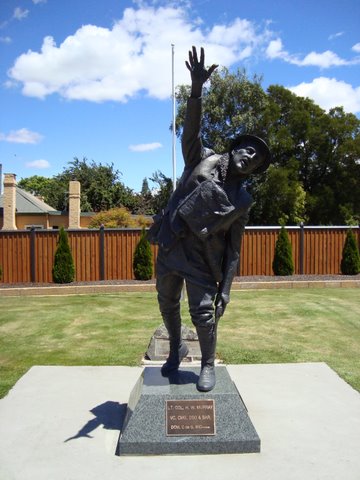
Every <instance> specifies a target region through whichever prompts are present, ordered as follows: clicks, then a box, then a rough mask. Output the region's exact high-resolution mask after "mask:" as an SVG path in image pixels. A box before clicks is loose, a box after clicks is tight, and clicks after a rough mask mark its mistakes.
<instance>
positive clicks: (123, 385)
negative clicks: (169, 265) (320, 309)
mask: <svg viewBox="0 0 360 480" xmlns="http://www.w3.org/2000/svg"><path fill="white" fill-rule="evenodd" d="M154 368H157V367H154ZM228 370H229V373H230V375H231V377H232V379H233V380H234V382H235V383H236V386H237V388H238V390H239V392H240V393H241V395H242V397H243V399H244V401H245V403H246V405H247V408H248V410H249V415H250V418H251V420H252V422H253V423H254V426H255V428H256V430H257V432H258V434H259V436H260V438H261V453H260V454H246V455H240V454H236V455H211V456H209V455H208V456H204V455H201V456H200V455H199V456H195V455H194V456H151V457H117V456H115V454H114V452H115V448H116V444H117V440H118V436H119V428H120V425H121V419H122V416H123V414H124V411H125V404H126V403H127V401H128V398H129V394H130V391H131V389H132V388H133V386H134V384H135V383H136V381H137V379H138V377H139V375H140V373H141V371H142V369H141V368H140V367H42V366H38V367H33V368H31V369H30V370H29V372H28V373H27V374H26V375H24V376H23V377H22V378H21V379H20V380H19V381H18V383H17V384H16V385H15V387H14V388H13V389H12V390H11V391H10V392H9V394H8V395H7V396H6V397H5V398H3V399H2V400H0V429H1V430H0V431H1V435H0V479H1V480H100V479H101V480H102V479H106V480H120V479H121V480H139V479H146V480H153V479H154V480H155V479H156V480H169V479H171V480H177V479H179V480H180V479H181V480H183V479H186V480H193V479H194V480H195V479H196V480H198V479H199V478H202V479H206V480H215V479H216V480H219V479H225V480H232V479H234V480H235V479H236V480H238V479H246V480H305V479H306V480H339V479H344V480H359V478H360V455H359V452H360V394H359V393H358V392H356V391H355V390H353V389H352V388H351V387H350V386H349V385H348V384H346V383H345V382H344V381H343V380H342V379H340V377H338V376H337V374H336V373H335V372H334V371H333V370H331V369H330V368H329V367H328V366H327V365H326V364H324V363H308V364H282V365H241V366H239V365H236V366H234V365H229V366H228Z"/></svg>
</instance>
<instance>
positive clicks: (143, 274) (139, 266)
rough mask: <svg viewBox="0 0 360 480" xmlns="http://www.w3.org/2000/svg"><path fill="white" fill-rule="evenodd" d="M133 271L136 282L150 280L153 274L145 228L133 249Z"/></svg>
mask: <svg viewBox="0 0 360 480" xmlns="http://www.w3.org/2000/svg"><path fill="white" fill-rule="evenodd" d="M133 270H134V275H135V278H136V280H150V279H151V277H152V274H153V265H152V253H151V246H150V243H149V241H148V240H147V238H146V232H145V228H143V230H142V232H141V237H140V241H139V243H138V244H137V245H136V248H135V252H134V260H133Z"/></svg>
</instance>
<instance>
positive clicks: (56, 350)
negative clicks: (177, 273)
mask: <svg viewBox="0 0 360 480" xmlns="http://www.w3.org/2000/svg"><path fill="white" fill-rule="evenodd" d="M0 306H1V309H0V396H4V395H5V394H6V393H7V391H8V390H9V389H10V388H11V387H12V386H13V385H14V383H15V382H16V381H17V380H18V379H19V378H20V376H21V375H23V374H24V373H25V372H26V371H27V370H28V369H29V368H30V367H31V366H32V365H139V364H140V360H141V358H142V356H143V354H144V353H145V351H146V349H147V346H148V343H149V341H150V338H151V335H152V334H153V332H154V330H155V329H156V327H157V326H158V325H160V323H161V320H160V315H159V313H158V307H157V301H156V295H155V294H154V293H121V294H118V295H84V296H69V297H66V296H58V297H51V296H48V297H2V298H1V299H0ZM183 317H184V321H185V323H186V324H188V325H190V319H189V315H188V313H187V306H186V302H183ZM217 352H218V357H219V358H220V359H222V360H223V361H224V362H226V363H282V362H318V361H324V362H326V363H327V364H328V365H329V366H330V367H332V368H333V369H334V370H335V371H337V372H338V373H339V375H340V376H341V377H342V378H343V379H344V380H346V381H347V382H348V383H350V384H351V385H352V386H353V387H354V388H356V389H357V390H358V391H360V295H359V290H358V289H356V288H349V289H347V288H338V289H337V288H327V289H288V290H285V289H284V290H259V291H257V290H243V291H237V292H233V293H232V298H231V303H230V304H229V306H228V309H227V312H226V314H225V316H224V317H223V318H222V319H221V321H220V324H219V341H218V349H217Z"/></svg>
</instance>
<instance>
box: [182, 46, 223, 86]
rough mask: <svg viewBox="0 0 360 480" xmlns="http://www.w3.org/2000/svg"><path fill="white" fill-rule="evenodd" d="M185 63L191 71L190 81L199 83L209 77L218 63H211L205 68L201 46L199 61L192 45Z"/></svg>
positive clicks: (202, 82)
mask: <svg viewBox="0 0 360 480" xmlns="http://www.w3.org/2000/svg"><path fill="white" fill-rule="evenodd" d="M185 64H186V67H187V68H188V70H189V71H190V73H191V80H192V82H193V83H194V82H195V83H198V84H201V85H203V84H204V83H205V82H206V81H207V80H208V79H209V78H210V76H211V74H212V73H213V71H214V70H215V69H216V68H217V67H218V65H215V64H213V65H212V66H211V67H210V68H208V69H206V68H205V66H204V64H205V52H204V49H203V48H202V47H201V49H200V61H199V59H198V54H197V51H196V48H195V47H192V50H190V51H189V61H186V62H185Z"/></svg>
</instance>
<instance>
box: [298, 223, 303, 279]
mask: <svg viewBox="0 0 360 480" xmlns="http://www.w3.org/2000/svg"><path fill="white" fill-rule="evenodd" d="M299 247H300V252H299V269H300V275H303V274H304V222H300V245H299Z"/></svg>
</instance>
